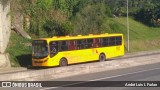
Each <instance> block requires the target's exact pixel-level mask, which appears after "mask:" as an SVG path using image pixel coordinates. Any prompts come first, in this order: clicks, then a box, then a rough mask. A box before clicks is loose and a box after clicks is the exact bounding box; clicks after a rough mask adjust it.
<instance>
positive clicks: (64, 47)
mask: <svg viewBox="0 0 160 90" xmlns="http://www.w3.org/2000/svg"><path fill="white" fill-rule="evenodd" d="M67 42H68V41H61V42H60V43H61V44H60V47H61V51H66V50H68V43H67Z"/></svg>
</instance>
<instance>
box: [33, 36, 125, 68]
mask: <svg viewBox="0 0 160 90" xmlns="http://www.w3.org/2000/svg"><path fill="white" fill-rule="evenodd" d="M123 55H124V38H123V34H121V33H115V34H108V33H105V34H99V35H93V34H89V35H85V36H82V35H77V36H62V37H56V36H54V37H52V38H40V39H36V40H33V42H32V65H33V66H40V67H41V66H42V67H43V66H45V67H50V66H67V65H69V64H76V63H84V62H90V61H105V60H106V59H109V58H113V57H118V56H123Z"/></svg>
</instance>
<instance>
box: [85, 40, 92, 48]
mask: <svg viewBox="0 0 160 90" xmlns="http://www.w3.org/2000/svg"><path fill="white" fill-rule="evenodd" d="M92 47H93V39H87V40H86V48H92Z"/></svg>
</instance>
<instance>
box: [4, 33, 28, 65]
mask: <svg viewBox="0 0 160 90" xmlns="http://www.w3.org/2000/svg"><path fill="white" fill-rule="evenodd" d="M6 52H7V53H9V54H10V60H11V66H12V67H18V66H24V67H25V66H27V65H30V64H31V40H28V39H25V38H23V37H22V36H20V35H18V34H17V33H15V32H13V31H12V32H11V37H10V42H9V44H8V48H7V50H6Z"/></svg>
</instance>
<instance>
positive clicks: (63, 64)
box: [59, 58, 68, 67]
mask: <svg viewBox="0 0 160 90" xmlns="http://www.w3.org/2000/svg"><path fill="white" fill-rule="evenodd" d="M67 65H68V62H67V59H65V58H61V60H60V63H59V66H60V67H62V66H67Z"/></svg>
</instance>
